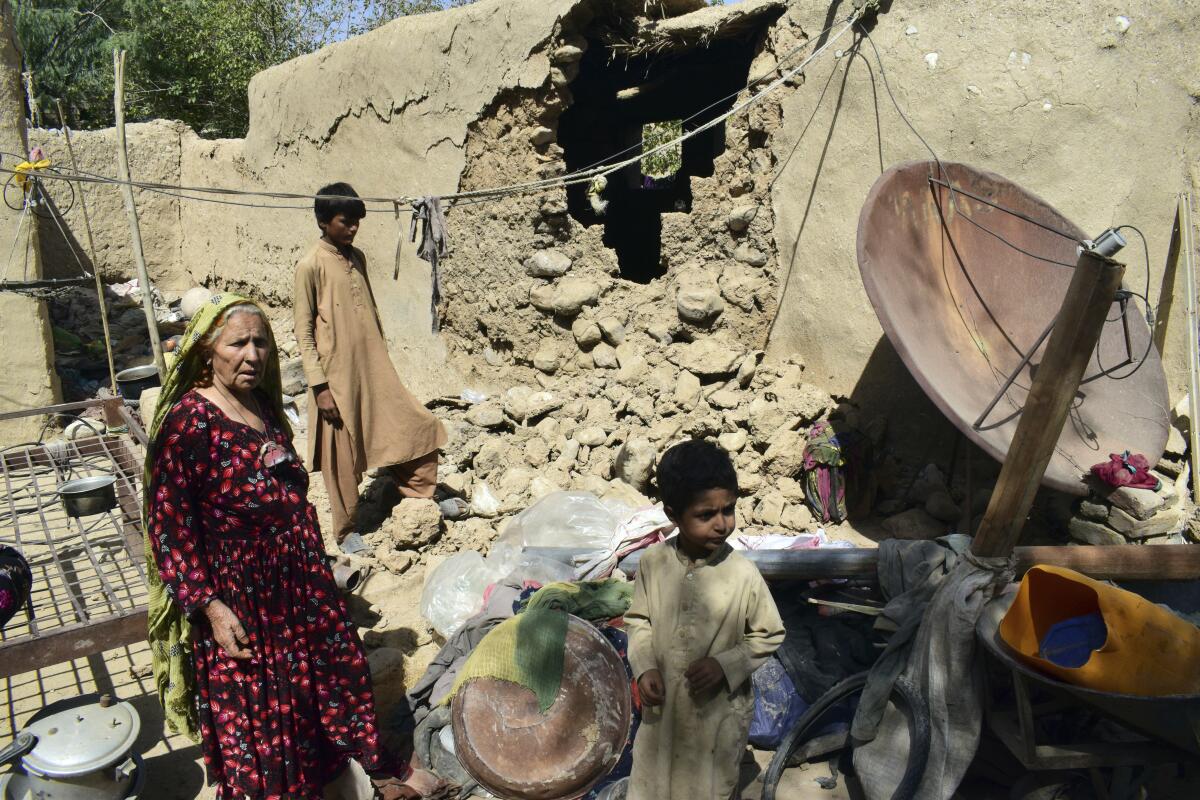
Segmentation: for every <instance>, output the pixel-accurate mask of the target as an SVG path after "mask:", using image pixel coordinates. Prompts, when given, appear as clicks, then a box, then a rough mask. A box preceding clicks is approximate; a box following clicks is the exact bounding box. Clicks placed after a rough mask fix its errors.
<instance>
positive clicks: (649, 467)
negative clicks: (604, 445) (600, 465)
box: [613, 436, 658, 492]
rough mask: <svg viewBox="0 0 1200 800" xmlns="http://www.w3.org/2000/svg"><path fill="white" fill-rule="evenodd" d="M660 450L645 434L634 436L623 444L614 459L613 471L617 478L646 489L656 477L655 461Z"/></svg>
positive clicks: (640, 488)
mask: <svg viewBox="0 0 1200 800" xmlns="http://www.w3.org/2000/svg"><path fill="white" fill-rule="evenodd" d="M657 455H658V450H657V448H655V446H654V445H653V444H651V443H650V440H649V439H647V438H646V437H644V436H634V437H632V438H630V439H629V441H627V442H625V444H623V445H621V447H620V448H619V449H618V450H617V457H616V459H615V460H614V461H613V473H614V475H615V476H616V477H617V478H620V479H621V480H623V481H625V482H626V483H628V484H629V485H630V486H632V487H634V488H635V489H637V490H639V491H643V492H644V491H646V489H648V488H649V486H650V481H651V479H652V478H653V477H654V463H655V460H656V458H657Z"/></svg>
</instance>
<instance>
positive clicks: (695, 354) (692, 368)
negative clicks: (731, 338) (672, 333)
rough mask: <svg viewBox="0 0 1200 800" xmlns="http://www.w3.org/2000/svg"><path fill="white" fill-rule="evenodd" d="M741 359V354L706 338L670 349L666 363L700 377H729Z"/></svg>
mask: <svg viewBox="0 0 1200 800" xmlns="http://www.w3.org/2000/svg"><path fill="white" fill-rule="evenodd" d="M741 358H742V354H741V353H739V352H737V351H734V350H730V349H729V348H728V347H725V346H723V345H721V344H719V343H717V342H716V341H715V340H713V339H707V338H706V339H699V340H697V341H694V342H690V343H688V344H685V345H682V346H676V347H671V348H669V349H668V351H667V360H668V361H670V362H671V363H672V364H674V365H675V366H677V367H679V368H680V369H685V370H687V371H688V372H691V373H693V374H694V375H698V376H700V377H718V376H721V375H731V374H733V373H734V372H736V371H737V366H738V362H740V361H741Z"/></svg>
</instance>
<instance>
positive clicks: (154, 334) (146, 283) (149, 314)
mask: <svg viewBox="0 0 1200 800" xmlns="http://www.w3.org/2000/svg"><path fill="white" fill-rule="evenodd" d="M113 75H114V77H115V84H116V85H115V87H114V89H113V108H114V110H115V111H116V126H115V127H116V129H117V177H118V178H119V179H120V180H121V193H122V194H124V195H125V214H126V216H128V217H129V233H130V238H131V239H132V242H131V244H132V247H133V260H134V263H135V264H137V271H138V280H140V281H141V283H142V311H143V312H145V314H146V330H147V331H148V332H149V334H150V347H151V349H152V350H153V351H154V365H155V366H156V367H158V378H159V380H161V381H165V380H166V379H167V365H166V362H165V361H164V360H163V353H162V340H161V339H159V336H158V320H156V319H155V318H154V290H153V286H152V285H151V284H150V273H149V272H148V271H147V269H146V255H145V253H143V252H142V229H141V227H140V226H139V225H138V216H137V206H136V205H134V202H133V187H132V186H130V185H129V151H128V149H127V146H126V143H125V51H124V50H114V51H113Z"/></svg>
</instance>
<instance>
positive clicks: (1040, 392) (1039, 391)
mask: <svg viewBox="0 0 1200 800" xmlns="http://www.w3.org/2000/svg"><path fill="white" fill-rule="evenodd" d="M1124 273H1125V267H1124V265H1122V264H1119V263H1117V262H1116V261H1113V260H1112V259H1110V258H1106V257H1104V256H1102V255H1100V254H1098V253H1094V252H1092V251H1090V250H1085V251H1084V252H1083V253H1081V254H1080V256H1079V259H1078V261H1077V263H1076V264H1075V274H1074V276H1073V277H1072V278H1071V285H1070V286H1069V287H1068V288H1067V296H1066V297H1065V298H1064V299H1063V304H1062V308H1061V309H1059V312H1058V317H1057V322H1056V323H1055V325H1054V332H1053V333H1051V334H1050V341H1049V342H1048V343H1047V345H1046V352H1045V355H1044V356H1043V358H1042V363H1041V365H1040V366H1039V367H1038V370H1037V375H1036V377H1034V379H1033V385H1032V386H1031V387H1030V389H1029V396H1028V397H1027V398H1026V399H1025V408H1024V409H1023V410H1022V411H1021V419H1020V420H1019V421H1018V422H1017V432H1016V434H1014V435H1013V440H1012V445H1011V446H1010V447H1009V448H1008V457H1007V458H1005V459H1004V465H1003V466H1002V467H1001V468H1000V479H999V480H998V481H997V482H996V489H995V491H993V492H992V498H991V501H990V502H989V503H988V507H987V512H986V513H985V514H984V516H983V521H982V522H981V523H980V525H979V531H978V533H976V534H975V541H974V542H973V543H972V545H971V550H972V552H974V553H975V555H977V556H1007V555H1009V554H1010V553H1012V551H1013V548H1014V547H1015V546H1016V544H1017V542H1018V541H1019V540H1020V538H1021V530H1022V528H1024V527H1025V520H1026V518H1027V517H1028V516H1029V509H1030V507H1031V506H1032V505H1033V498H1034V495H1035V494H1037V490H1038V487H1039V486H1040V485H1041V482H1042V477H1043V476H1044V475H1045V474H1046V465H1047V464H1049V463H1050V457H1051V456H1052V455H1054V447H1055V445H1057V444H1058V437H1059V435H1060V434H1061V433H1062V428H1063V423H1064V422H1066V420H1067V414H1068V413H1069V412H1070V410H1071V404H1072V403H1073V402H1074V401H1075V397H1076V394H1077V392H1078V391H1079V382H1080V380H1081V379H1082V378H1083V373H1084V370H1086V369H1087V365H1088V362H1089V361H1091V358H1092V352H1093V351H1094V350H1095V349H1096V345H1097V343H1098V342H1099V341H1100V334H1101V333H1102V332H1103V330H1104V320H1105V318H1106V317H1107V316H1108V312H1109V309H1111V308H1112V304H1113V297H1114V295H1115V294H1116V291H1117V289H1118V288H1119V287H1120V285H1121V276H1122V275H1124Z"/></svg>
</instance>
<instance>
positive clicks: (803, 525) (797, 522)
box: [780, 503, 815, 531]
mask: <svg viewBox="0 0 1200 800" xmlns="http://www.w3.org/2000/svg"><path fill="white" fill-rule="evenodd" d="M780 522H781V524H782V525H783V527H785V528H787V529H788V530H793V531H806V530H808V529H809V528H810V527H812V524H813V522H815V520H814V519H813V515H812V512H811V511H809V509H808V506H806V505H804V504H803V503H800V504H796V503H793V504H791V505H789V506H788V507H787V508H786V509H784V511H783V518H782V519H781V520H780Z"/></svg>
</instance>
